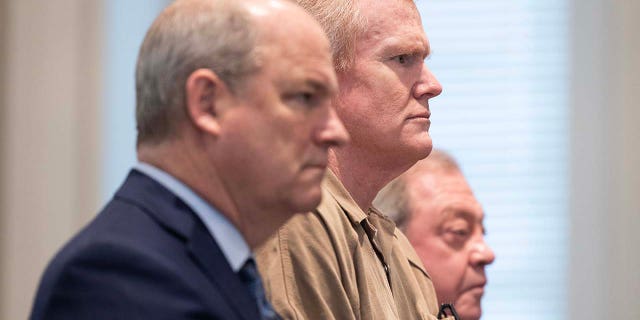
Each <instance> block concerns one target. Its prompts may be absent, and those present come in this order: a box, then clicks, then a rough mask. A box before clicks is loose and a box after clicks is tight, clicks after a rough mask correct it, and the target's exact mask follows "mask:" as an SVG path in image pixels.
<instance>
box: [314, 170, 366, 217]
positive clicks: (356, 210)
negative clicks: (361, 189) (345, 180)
mask: <svg viewBox="0 0 640 320" xmlns="http://www.w3.org/2000/svg"><path fill="white" fill-rule="evenodd" d="M322 184H323V186H322V187H323V188H324V189H325V190H326V191H327V192H329V193H330V194H331V196H333V198H334V199H336V201H337V202H338V204H339V205H340V206H341V207H342V209H344V211H345V212H346V213H347V216H348V217H349V220H351V222H355V223H360V222H362V220H365V219H366V218H367V214H366V213H364V211H362V209H360V207H359V206H358V204H357V203H356V201H355V200H353V198H352V197H351V194H349V191H347V189H346V188H345V187H344V185H342V182H340V179H338V177H336V175H335V174H334V173H333V172H332V171H331V170H330V169H328V170H327V172H326V174H325V177H324V181H323V183H322Z"/></svg>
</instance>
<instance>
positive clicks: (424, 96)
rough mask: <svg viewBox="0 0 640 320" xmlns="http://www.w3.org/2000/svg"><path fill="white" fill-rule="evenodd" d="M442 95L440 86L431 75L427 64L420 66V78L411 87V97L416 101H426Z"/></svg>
mask: <svg viewBox="0 0 640 320" xmlns="http://www.w3.org/2000/svg"><path fill="white" fill-rule="evenodd" d="M441 93H442V85H441V84H440V82H439V81H438V79H436V76H435V75H434V74H433V73H431V70H429V67H427V64H426V63H424V64H422V70H421V71H420V78H419V79H418V81H417V82H416V83H415V85H414V86H413V97H414V98H416V99H417V100H428V99H431V98H433V97H436V96H438V95H440V94H441Z"/></svg>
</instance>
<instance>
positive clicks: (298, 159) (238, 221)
mask: <svg viewBox="0 0 640 320" xmlns="http://www.w3.org/2000/svg"><path fill="white" fill-rule="evenodd" d="M336 90H337V80H336V76H335V73H334V72H333V67H332V62H331V50H330V47H329V42H328V40H327V38H326V36H325V35H324V33H323V31H322V29H321V28H320V26H319V25H318V24H317V23H316V22H315V21H314V20H313V19H312V18H311V17H310V16H308V15H307V14H306V13H305V12H304V11H303V10H302V9H300V8H298V7H297V6H295V5H294V4H291V3H289V2H286V1H284V0H271V1H266V0H178V1H176V2H174V3H173V4H172V5H171V6H169V7H168V8H167V9H165V10H164V11H163V12H162V13H161V14H160V16H159V17H158V18H157V19H156V21H155V22H154V23H153V25H152V26H151V28H150V29H149V31H148V33H147V35H146V37H145V40H144V43H143V44H142V47H141V49H140V54H139V57H138V63H137V69H136V93H137V101H136V121H137V127H138V137H137V139H138V141H137V153H138V160H139V163H138V164H137V165H136V166H135V167H134V169H133V170H132V171H131V172H130V174H129V176H128V177H127V179H126V180H125V182H124V184H123V185H122V187H121V188H120V189H119V190H118V191H117V192H116V194H115V196H114V197H113V199H112V200H111V201H110V202H109V203H108V204H107V205H106V207H105V208H104V209H103V210H102V212H100V213H99V214H98V215H97V217H96V218H95V219H94V220H93V221H92V222H91V223H90V224H89V225H88V226H86V227H85V228H84V229H83V230H82V231H81V232H80V233H79V234H78V235H76V236H75V237H74V238H73V239H72V240H71V241H70V242H69V243H68V244H67V245H66V246H65V247H64V248H63V249H62V250H61V251H60V252H59V253H58V254H57V255H56V257H55V258H54V259H53V260H52V261H51V263H50V265H49V266H48V268H47V270H46V271H45V273H44V275H43V277H42V280H41V283H40V287H39V289H38V293H37V295H36V298H35V302H34V306H33V310H32V313H31V319H33V320H40V319H91V320H99V319H127V320H129V319H154V320H157V319H244V320H253V319H277V315H276V314H275V313H273V310H272V308H271V306H270V305H269V303H268V302H267V301H266V300H265V299H264V292H263V290H262V287H261V283H260V278H259V276H258V275H257V274H256V272H255V270H256V269H255V265H254V261H253V254H252V251H253V249H254V248H256V247H257V246H258V245H260V244H261V243H262V242H263V241H264V240H266V238H267V237H268V236H269V235H271V234H272V233H273V232H274V231H275V230H276V229H277V228H278V227H279V226H281V225H282V224H283V223H284V222H285V221H286V220H287V219H288V218H290V217H291V216H292V215H293V214H294V213H295V212H305V211H309V210H312V209H313V208H315V207H316V206H317V205H318V203H319V202H320V197H321V189H320V182H321V180H322V178H323V176H324V171H325V167H326V163H327V150H328V148H329V147H336V146H340V145H342V144H344V143H345V142H346V141H347V140H348V135H347V133H346V131H345V129H344V127H343V126H342V123H341V122H340V120H339V119H338V118H337V116H336V114H335V112H334V110H333V109H332V108H331V104H330V103H331V99H332V98H333V97H334V95H335V93H336Z"/></svg>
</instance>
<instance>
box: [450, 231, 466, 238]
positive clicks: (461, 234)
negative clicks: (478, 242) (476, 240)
mask: <svg viewBox="0 0 640 320" xmlns="http://www.w3.org/2000/svg"><path fill="white" fill-rule="evenodd" d="M447 232H449V233H451V234H453V235H454V236H457V237H465V238H466V237H467V236H468V235H469V230H467V229H449V230H447Z"/></svg>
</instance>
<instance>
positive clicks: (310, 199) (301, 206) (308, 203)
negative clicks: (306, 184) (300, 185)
mask: <svg viewBox="0 0 640 320" xmlns="http://www.w3.org/2000/svg"><path fill="white" fill-rule="evenodd" d="M320 201H322V188H321V187H320V186H318V187H315V188H312V189H310V190H307V191H306V192H304V193H302V194H298V195H296V196H294V198H293V199H291V207H292V211H293V212H295V213H302V212H309V211H313V210H314V209H315V208H317V207H318V205H319V204H320Z"/></svg>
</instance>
